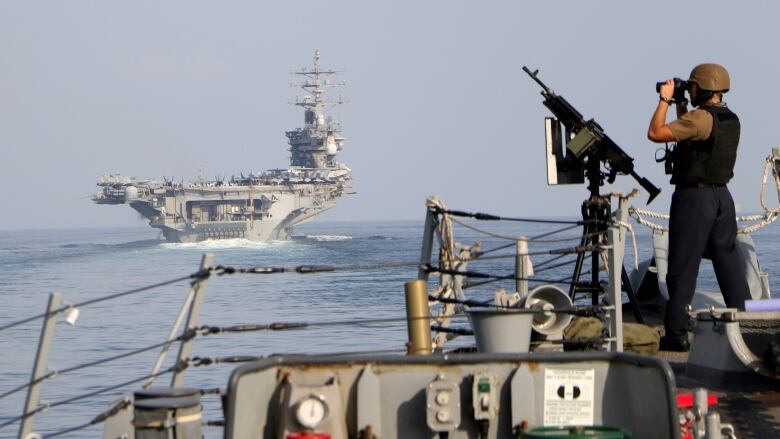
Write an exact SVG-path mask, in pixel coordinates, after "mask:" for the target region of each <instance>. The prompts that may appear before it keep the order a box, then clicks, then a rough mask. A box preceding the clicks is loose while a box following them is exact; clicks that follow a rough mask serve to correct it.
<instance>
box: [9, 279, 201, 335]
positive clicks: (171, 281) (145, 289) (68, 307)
mask: <svg viewBox="0 0 780 439" xmlns="http://www.w3.org/2000/svg"><path fill="white" fill-rule="evenodd" d="M208 276H209V270H208V269H206V270H201V271H198V272H196V273H193V274H190V275H188V276H183V277H180V278H177V279H171V280H168V281H164V282H159V283H156V284H152V285H147V286H145V287H140V288H135V289H132V290H128V291H124V292H121V293H116V294H111V295H108V296H104V297H98V298H95V299H91V300H87V301H84V302H81V303H77V304H75V305H70V304H68V305H63V306H62V307H60V308H58V309H55V310H54V311H52V312H51V313H43V314H38V315H35V316H32V317H28V318H26V319H22V320H17V321H15V322H13V323H8V324H6V325H3V326H0V331H4V330H6V329H10V328H13V327H14V326H19V325H21V324H24V323H28V322H32V321H33V320H37V319H42V318H45V317H49V316H50V315H53V314H57V313H61V312H63V311H67V310H69V309H71V308H78V307H82V306H87V305H92V304H94V303H98V302H103V301H106V300H110V299H116V298H119V297H122V296H127V295H130V294H135V293H140V292H142V291H148V290H152V289H154V288H159V287H163V286H166V285H171V284H175V283H178V282H182V281H185V280H188V279H195V282H197V281H199V280H201V279H203V278H206V277H208Z"/></svg>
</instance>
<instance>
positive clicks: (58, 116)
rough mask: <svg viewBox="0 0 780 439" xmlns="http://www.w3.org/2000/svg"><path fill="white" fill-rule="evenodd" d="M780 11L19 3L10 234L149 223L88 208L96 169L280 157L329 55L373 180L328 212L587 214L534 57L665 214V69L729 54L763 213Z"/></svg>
mask: <svg viewBox="0 0 780 439" xmlns="http://www.w3.org/2000/svg"><path fill="white" fill-rule="evenodd" d="M779 16H780V3H778V2H776V1H750V2H734V1H711V0H707V1H703V0H702V1H686V2H679V1H653V2H636V1H626V0H616V1H535V2H531V1H519V0H518V1H504V2H475V1H468V2H465V1H420V0H417V1H399V0H394V1H388V2H375V1H366V0H355V1H327V2H325V1H276V2H262V1H227V0H226V1H193V0H187V1H164V2H161V1H138V0H134V1H125V2H119V1H5V2H2V3H0V151H1V152H2V159H0V188H2V198H3V199H2V204H0V205H2V208H0V229H21V228H60V227H94V226H127V225H142V224H144V220H142V219H140V217H139V215H138V214H136V213H135V212H134V211H132V210H131V209H130V208H129V207H127V206H97V205H93V204H92V202H91V201H90V200H89V196H90V195H91V194H92V193H94V191H95V190H96V187H95V182H96V180H97V178H98V177H99V176H100V175H101V174H108V173H121V174H124V175H129V176H138V177H162V176H163V175H165V176H169V177H170V176H175V177H176V178H177V179H178V178H182V177H183V178H185V179H194V178H195V177H196V175H197V172H198V168H199V167H202V168H203V170H204V173H205V175H206V176H208V177H212V176H215V175H230V174H238V173H239V172H244V173H247V172H249V171H259V170H262V169H267V168H278V167H285V166H286V165H287V164H288V156H287V154H288V152H287V145H286V138H285V136H284V131H285V130H289V129H293V128H295V127H297V126H299V125H300V124H301V122H302V120H303V115H302V112H301V110H300V109H299V108H297V107H293V106H290V105H288V104H287V102H288V101H289V100H291V99H294V97H295V96H296V95H300V93H298V90H297V89H294V88H290V87H289V83H290V81H291V80H292V77H291V76H290V75H289V73H290V71H291V70H294V69H297V68H300V67H302V66H306V65H310V64H311V59H312V55H313V53H314V51H315V50H319V51H320V52H321V56H322V63H323V65H324V66H326V67H334V68H343V69H344V70H345V73H344V75H343V78H344V79H345V80H346V81H347V87H346V88H343V89H341V90H339V91H340V92H341V93H342V94H343V95H345V96H346V97H348V98H349V100H350V103H349V104H348V105H346V106H342V107H341V108H340V109H338V111H337V113H336V115H337V116H338V117H339V118H340V119H341V121H342V123H343V128H344V134H345V136H346V138H347V143H346V145H345V150H344V151H343V153H342V154H341V156H340V160H341V161H343V162H345V163H347V164H348V165H349V166H350V167H351V168H352V169H353V175H354V182H355V187H356V189H357V191H358V193H357V194H356V195H354V196H352V197H350V198H347V199H342V200H341V202H340V203H339V205H338V206H337V207H336V208H335V209H333V210H331V211H329V212H327V213H325V214H324V215H322V216H321V217H320V218H321V220H331V221H334V220H385V219H388V220H390V219H422V217H423V214H424V212H423V210H424V201H425V197H426V196H428V195H432V194H435V195H438V196H440V197H442V198H443V199H444V200H445V202H447V203H448V205H449V206H450V207H452V208H458V209H463V210H470V211H484V212H492V213H497V214H501V215H513V216H520V215H533V216H540V215H578V214H579V205H580V203H581V201H582V199H583V198H584V197H585V196H586V195H587V191H586V189H585V187H584V186H567V187H560V186H559V187H548V186H547V185H546V170H545V163H544V142H543V141H544V134H543V118H544V117H545V116H546V115H548V112H547V110H546V108H544V107H543V106H542V104H541V100H542V98H541V96H540V95H539V88H538V86H537V85H536V84H535V83H533V82H532V81H531V80H530V79H529V78H528V77H526V76H525V74H524V73H523V72H522V70H521V68H522V66H523V65H528V66H529V67H531V68H534V69H535V68H538V69H540V71H541V73H540V74H541V77H542V79H544V80H545V81H546V82H548V84H549V85H551V86H552V87H553V88H554V89H555V90H556V91H557V92H559V93H560V94H561V95H563V96H564V97H566V98H567V99H568V100H569V101H570V102H571V103H572V104H574V105H575V106H576V107H577V108H578V109H579V110H580V111H581V112H582V113H583V114H584V115H585V116H586V117H594V118H596V119H597V120H598V121H599V122H600V123H601V125H602V126H603V127H604V128H605V129H606V131H607V133H608V134H609V135H610V136H611V137H612V138H613V139H614V140H615V141H616V142H617V143H618V144H619V145H621V146H622V147H623V148H624V149H625V150H626V151H627V152H628V153H629V154H630V155H632V156H633V157H634V158H635V159H636V168H637V170H638V172H639V173H640V174H641V175H643V176H646V177H648V178H650V179H651V180H652V181H653V182H654V183H655V184H656V185H658V186H660V187H661V188H662V189H663V193H662V195H661V196H660V197H659V198H658V199H657V201H655V202H654V203H653V204H652V205H651V207H652V208H654V209H656V210H662V211H668V205H669V200H670V196H671V192H672V190H671V187H670V185H669V183H668V177H666V176H664V175H663V166H662V165H660V164H656V163H655V162H654V160H653V155H654V150H655V148H656V145H654V144H652V143H651V142H650V141H648V140H647V138H646V131H647V125H648V122H649V119H650V116H651V114H652V112H653V110H654V109H655V106H656V102H657V99H658V98H657V94H656V93H655V90H654V86H655V83H656V82H657V81H660V80H663V79H667V78H670V77H672V76H680V77H687V75H688V73H689V72H690V69H691V68H692V67H693V66H694V65H696V64H698V63H702V62H717V63H720V64H723V65H725V66H726V67H727V68H728V69H729V71H730V72H731V75H732V92H731V93H729V94H728V95H726V101H727V102H728V103H729V105H730V107H731V108H732V109H733V110H734V111H736V112H737V113H738V114H739V116H740V118H741V120H742V127H743V129H742V141H741V143H740V151H739V159H738V161H737V167H736V176H735V178H734V180H733V181H732V184H731V185H730V186H731V188H732V192H733V194H734V198H735V200H736V202H737V203H738V204H739V205H740V207H741V209H742V211H744V212H755V211H757V210H758V208H759V204H758V187H759V178H760V172H761V169H762V164H763V158H764V157H765V156H766V155H768V153H769V152H770V150H771V148H772V147H773V146H775V147H776V146H778V141H777V137H778V136H777V134H776V126H777V123H778V122H777V116H776V114H777V110H776V107H775V104H776V102H777V101H778V94H779V93H780V91H778V90H780V87H778V78H780V57H778V49H777V46H778V36H777V34H776V33H775V31H776V22H777V17H779ZM671 113H672V112H671V111H670V117H671V116H672V114H671ZM635 186H636V184H635V183H634V182H633V180H631V179H630V178H628V177H619V178H618V181H617V183H616V184H615V185H614V186H613V187H612V188H613V189H614V190H621V191H627V190H629V189H630V188H632V187H635ZM772 191H773V192H771V193H770V196H769V198H768V199H769V200H770V201H772V202H774V201H776V199H775V194H774V189H772ZM646 199H647V195H646V194H642V196H641V198H640V199H639V200H635V201H634V203H635V204H636V205H644V202H645V200H646Z"/></svg>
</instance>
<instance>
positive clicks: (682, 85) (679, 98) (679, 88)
mask: <svg viewBox="0 0 780 439" xmlns="http://www.w3.org/2000/svg"><path fill="white" fill-rule="evenodd" d="M673 81H674V94H673V95H672V99H674V100H675V101H676V102H686V101H687V100H686V99H685V91H686V90H688V89H689V88H690V83H689V82H688V81H686V80H684V79H680V78H674V79H673ZM665 83H666V82H665V81H664V82H656V83H655V92H656V93H660V92H661V86H662V85H664V84H665Z"/></svg>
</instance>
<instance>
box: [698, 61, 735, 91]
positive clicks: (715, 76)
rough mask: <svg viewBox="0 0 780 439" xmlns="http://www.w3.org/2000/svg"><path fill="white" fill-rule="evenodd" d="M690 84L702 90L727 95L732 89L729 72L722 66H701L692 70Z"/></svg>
mask: <svg viewBox="0 0 780 439" xmlns="http://www.w3.org/2000/svg"><path fill="white" fill-rule="evenodd" d="M688 82H692V83H694V84H696V85H697V86H698V87H699V89H700V90H706V91H713V92H721V93H726V92H727V91H729V88H730V87H731V81H730V79H729V72H728V71H727V70H726V68H725V67H723V66H722V65H720V64H699V65H698V66H696V67H694V68H693V70H691V76H690V78H689V79H688Z"/></svg>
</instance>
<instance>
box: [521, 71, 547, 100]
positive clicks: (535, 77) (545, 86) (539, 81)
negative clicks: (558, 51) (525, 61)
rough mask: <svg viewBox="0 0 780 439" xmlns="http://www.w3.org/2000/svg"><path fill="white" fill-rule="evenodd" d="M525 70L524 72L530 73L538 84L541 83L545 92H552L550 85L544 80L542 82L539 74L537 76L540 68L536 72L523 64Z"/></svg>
mask: <svg viewBox="0 0 780 439" xmlns="http://www.w3.org/2000/svg"><path fill="white" fill-rule="evenodd" d="M523 71H524V72H526V73H527V74H528V76H530V77H531V79H533V80H534V81H536V83H537V84H539V85H540V86H541V87H542V89H543V90H544V92H545V93H548V94H549V93H552V91H551V90H550V87H548V86H547V85H545V83H544V82H542V80H541V79H539V77H538V76H536V75H537V74H538V73H539V70H537V71H535V72H532V71H531V70H530V69H529V68H528V67H526V66H523Z"/></svg>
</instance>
